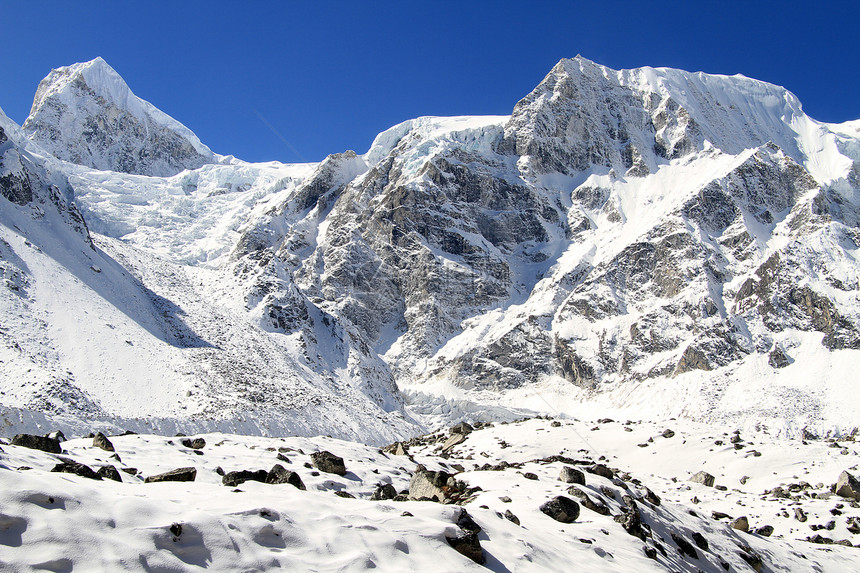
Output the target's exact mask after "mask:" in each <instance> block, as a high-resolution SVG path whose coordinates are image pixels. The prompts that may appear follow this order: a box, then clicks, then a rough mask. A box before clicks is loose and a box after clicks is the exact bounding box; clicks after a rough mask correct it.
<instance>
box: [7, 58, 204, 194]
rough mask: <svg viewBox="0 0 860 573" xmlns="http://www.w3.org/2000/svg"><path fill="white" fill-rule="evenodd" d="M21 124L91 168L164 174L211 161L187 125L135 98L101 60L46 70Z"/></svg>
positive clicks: (33, 135) (60, 152) (58, 151)
mask: <svg viewBox="0 0 860 573" xmlns="http://www.w3.org/2000/svg"><path fill="white" fill-rule="evenodd" d="M23 127H24V131H25V133H26V134H27V135H28V136H29V137H30V139H31V140H33V141H35V142H37V143H38V144H39V145H41V146H42V147H43V148H44V149H46V150H48V151H49V152H51V154H53V155H54V156H55V157H57V158H59V159H63V160H65V161H69V162H71V163H77V164H79V165H86V166H87V167H93V168H95V169H102V170H112V171H120V172H122V173H136V174H139V175H152V176H158V177H166V176H170V175H175V174H176V173H179V172H180V171H182V170H184V169H196V168H197V167H200V166H201V165H204V164H206V163H211V162H213V161H215V156H214V155H213V153H212V152H211V151H210V150H209V148H207V147H206V146H205V145H203V144H202V143H200V140H199V139H197V137H196V136H195V135H194V134H193V133H192V132H191V131H190V130H189V129H188V128H186V127H185V126H183V125H182V124H180V123H179V122H178V121H176V120H174V119H173V118H171V117H169V116H167V115H166V114H165V113H163V112H161V111H160V110H158V109H156V108H155V107H154V106H152V105H151V104H149V103H148V102H146V101H144V100H142V99H140V98H138V97H137V96H135V95H134V94H133V93H132V92H131V90H130V89H129V88H128V86H127V85H126V83H125V82H124V81H123V79H122V78H121V77H120V76H119V74H117V73H116V72H115V71H114V70H113V68H111V67H110V66H109V65H108V64H107V63H106V62H105V61H104V60H103V59H101V58H96V59H95V60H92V61H91V62H86V63H83V64H75V65H73V66H68V67H64V68H58V69H56V70H52V71H51V73H50V74H49V75H48V77H46V78H45V79H44V80H42V82H41V83H40V84H39V88H38V90H37V91H36V97H35V99H34V100H33V107H32V109H31V110H30V116H29V117H28V118H27V121H25V122H24V126H23Z"/></svg>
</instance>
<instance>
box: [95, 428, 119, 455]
mask: <svg viewBox="0 0 860 573" xmlns="http://www.w3.org/2000/svg"><path fill="white" fill-rule="evenodd" d="M93 446H94V447H96V448H101V449H103V450H104V451H106V452H114V451H116V450H115V449H114V447H113V444H112V443H111V441H110V440H108V439H107V436H105V435H104V434H102V433H101V432H99V433H98V434H96V435H95V437H94V438H93Z"/></svg>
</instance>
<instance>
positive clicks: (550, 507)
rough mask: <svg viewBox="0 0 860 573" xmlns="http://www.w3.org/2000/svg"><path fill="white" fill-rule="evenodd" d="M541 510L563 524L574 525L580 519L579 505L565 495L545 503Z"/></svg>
mask: <svg viewBox="0 0 860 573" xmlns="http://www.w3.org/2000/svg"><path fill="white" fill-rule="evenodd" d="M540 510H541V511H542V512H543V513H545V514H546V515H548V516H550V517H551V518H553V519H554V520H556V521H560V522H561V523H573V522H574V521H576V519H577V518H578V517H579V504H578V503H576V502H575V501H573V500H572V499H570V498H569V497H565V496H563V495H558V496H555V497H554V498H552V499H551V500H549V501H547V502H545V503H544V504H543V505H541V506H540Z"/></svg>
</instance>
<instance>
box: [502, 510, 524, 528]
mask: <svg viewBox="0 0 860 573" xmlns="http://www.w3.org/2000/svg"><path fill="white" fill-rule="evenodd" d="M503 515H504V518H505V519H507V520H508V521H510V522H511V523H515V524H517V525H519V524H520V518H519V517H517V516H516V515H514V514H513V513H512V512H511V510H510V509H506V510H505V513H504V514H503Z"/></svg>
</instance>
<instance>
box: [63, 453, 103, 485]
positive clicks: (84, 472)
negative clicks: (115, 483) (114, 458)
mask: <svg viewBox="0 0 860 573" xmlns="http://www.w3.org/2000/svg"><path fill="white" fill-rule="evenodd" d="M51 471H52V472H62V473H66V474H74V475H76V476H81V477H85V478H89V479H94V480H100V479H102V478H101V476H100V475H98V474H97V473H96V472H95V471H93V469H92V468H91V467H90V466H88V465H85V464H82V463H78V462H76V461H74V460H70V459H68V458H60V463H58V464H57V465H55V466H54V468H53V469H52V470H51Z"/></svg>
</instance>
